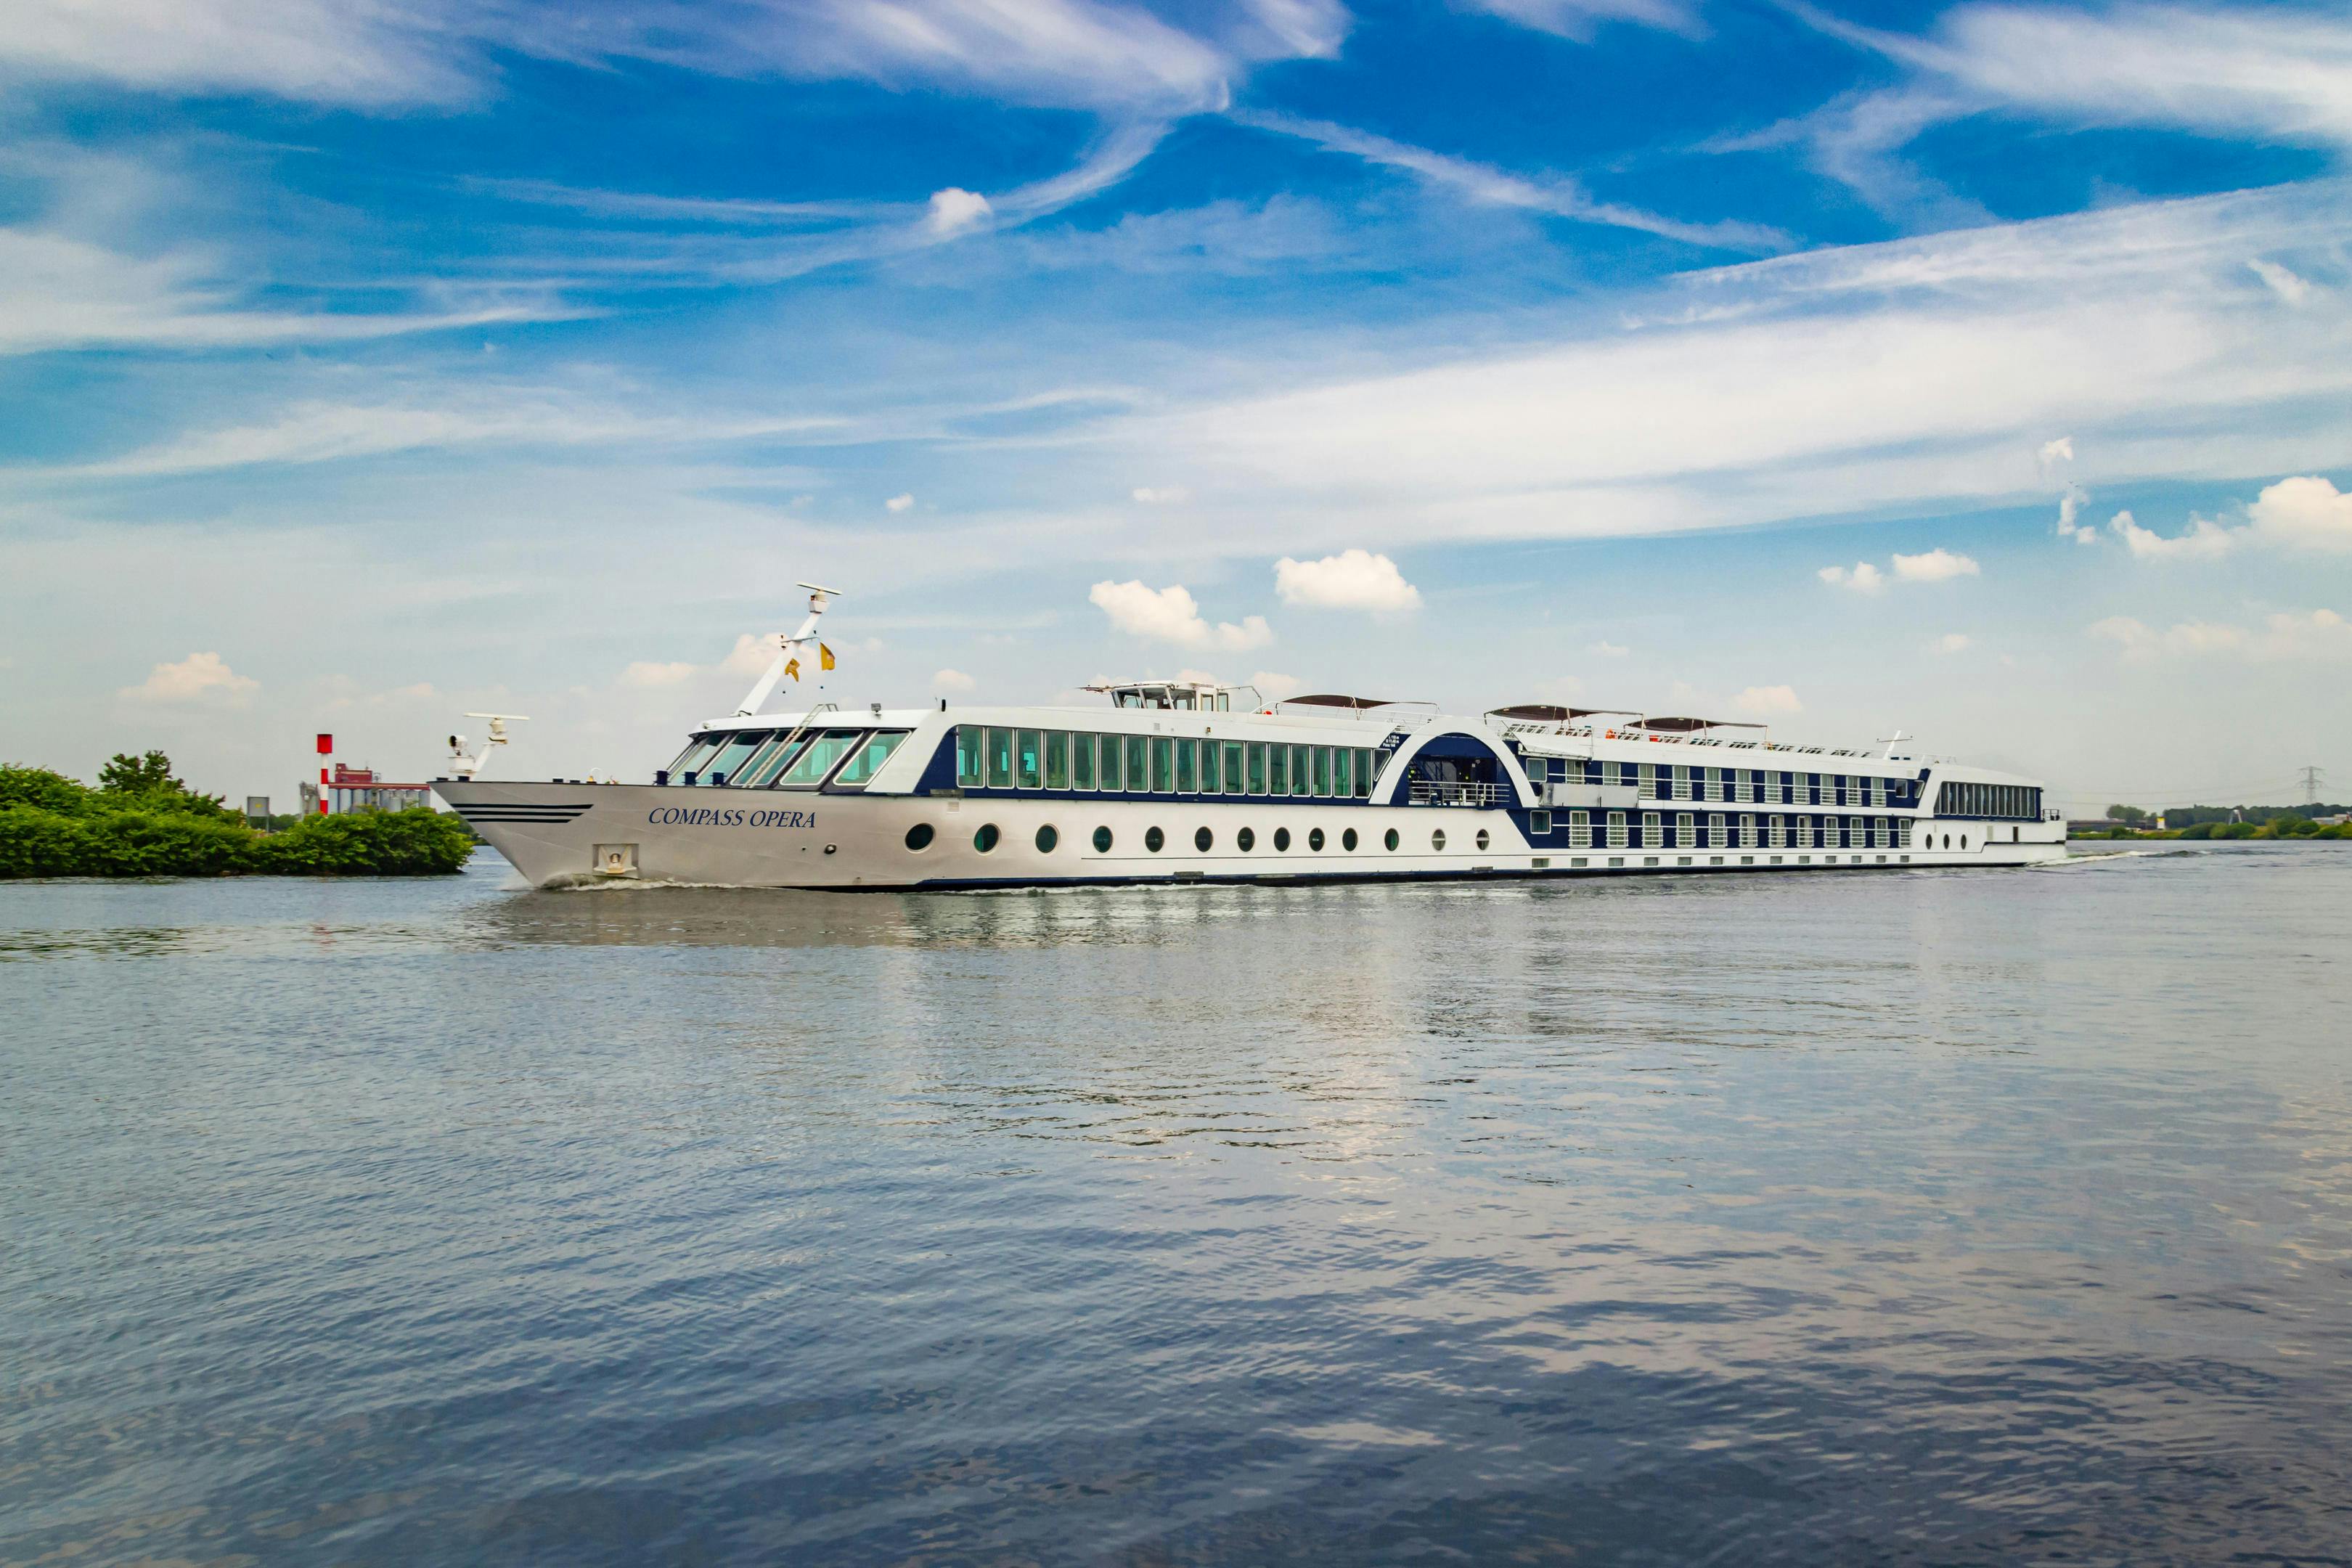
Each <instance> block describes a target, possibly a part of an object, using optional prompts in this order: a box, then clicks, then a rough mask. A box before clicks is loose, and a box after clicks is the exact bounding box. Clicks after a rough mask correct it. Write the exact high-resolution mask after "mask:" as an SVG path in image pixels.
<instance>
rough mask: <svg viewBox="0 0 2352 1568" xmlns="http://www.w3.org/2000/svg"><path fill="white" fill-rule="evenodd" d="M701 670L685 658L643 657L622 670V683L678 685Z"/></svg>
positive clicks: (642, 685) (651, 685)
mask: <svg viewBox="0 0 2352 1568" xmlns="http://www.w3.org/2000/svg"><path fill="white" fill-rule="evenodd" d="M761 668H763V669H764V668H767V667H766V666H764V665H762V666H761ZM701 672H702V667H701V666H700V665H698V664H689V663H688V662H687V661H685V660H684V659H679V660H677V661H675V662H673V663H668V664H663V663H658V662H656V661H654V660H652V659H643V658H641V659H637V660H636V661H635V662H634V663H632V664H631V665H630V666H629V667H628V668H626V669H624V670H623V671H621V684H622V685H624V686H634V687H638V688H641V689H656V688H659V687H664V686H677V685H680V684H682V683H684V682H686V681H688V680H691V679H694V678H695V677H696V676H697V675H699V674H700V673H701Z"/></svg>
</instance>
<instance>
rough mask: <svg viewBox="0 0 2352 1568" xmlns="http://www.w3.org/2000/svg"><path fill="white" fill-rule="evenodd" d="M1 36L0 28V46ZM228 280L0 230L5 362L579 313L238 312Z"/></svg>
mask: <svg viewBox="0 0 2352 1568" xmlns="http://www.w3.org/2000/svg"><path fill="white" fill-rule="evenodd" d="M13 25H14V24H13V22H12V24H11V26H13ZM8 31H9V28H8V27H0V37H5V36H6V35H7V33H8ZM231 270H232V268H230V267H229V265H228V264H227V263H226V261H224V260H221V259H218V258H209V257H203V256H198V255H194V254H192V253H173V254H168V255H164V256H161V257H156V258H144V259H142V258H134V257H130V256H125V255H123V254H121V253H120V252H118V251H114V250H110V249H107V248H106V247H102V246H98V245H92V244H89V243H88V242H87V241H84V240H80V239H76V238H73V237H68V236H66V235H60V234H54V233H49V232H47V231H44V230H40V229H33V228H21V227H19V228H6V227H0V354H23V353H46V352H50V351H55V350H59V349H76V348H98V347H108V346H121V345H150V346H155V347H163V348H235V347H250V346H256V345H260V344H269V343H293V342H358V341H361V340H364V339H370V338H383V337H393V336H397V335H400V334H403V333H409V332H430V331H449V330H451V329H455V328H460V327H476V326H484V325H488V324H490V323H493V322H501V321H556V320H562V319H565V318H568V317H575V316H578V315H580V314H582V313H583V312H582V311H580V310H576V309H572V308H570V307H567V306H563V305H562V304H560V303H559V302H557V301H555V300H551V298H549V297H548V296H547V295H546V294H545V293H544V292H543V291H541V290H525V291H521V292H509V291H501V290H494V289H485V290H477V291H475V292H474V297H473V298H472V299H471V300H467V299H465V298H464V297H462V296H460V297H459V298H457V299H456V300H445V301H444V302H443V306H442V308H439V309H433V310H416V311H414V312H409V313H400V312H385V311H382V310H315V311H308V312H304V311H294V310H254V309H249V308H246V307H243V306H241V305H240V304H239V303H238V290H237V289H236V287H235V286H233V285H232V284H230V283H229V282H227V281H226V280H225V278H226V274H227V273H229V272H230V271H231ZM453 307H454V308H453Z"/></svg>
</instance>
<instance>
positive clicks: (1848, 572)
mask: <svg viewBox="0 0 2352 1568" xmlns="http://www.w3.org/2000/svg"><path fill="white" fill-rule="evenodd" d="M1813 575H1814V576H1816V577H1819V578H1820V579H1821V580H1822V582H1824V583H1828V584H1832V585H1833V586H1836V587H1840V588H1852V589H1853V591H1854V592H1855V593H1857V594H1875V593H1877V592H1878V591H1879V590H1880V589H1881V588H1884V587H1885V586H1886V574H1885V573H1884V572H1881V571H1880V570H1879V569H1878V568H1877V567H1875V566H1873V565H1872V564H1871V563H1869V562H1867V561H1857V562H1855V563H1853V565H1852V566H1851V567H1846V566H1824V567H1822V569H1821V570H1820V571H1819V572H1816V573H1814V574H1813Z"/></svg>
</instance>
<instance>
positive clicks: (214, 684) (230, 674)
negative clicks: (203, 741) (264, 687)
mask: <svg viewBox="0 0 2352 1568" xmlns="http://www.w3.org/2000/svg"><path fill="white" fill-rule="evenodd" d="M260 689H261V682H259V681H257V680H255V679H250V678H249V677H247V676H242V675H239V674H238V673H237V672H236V671H235V670H233V669H231V668H229V667H228V665H227V663H226V661H225V660H223V659H222V658H221V656H220V655H218V654H216V653H192V654H190V655H189V656H188V657H187V658H184V659H181V660H180V661H179V662H178V663H176V664H159V665H157V666H155V668H152V669H151V670H149V671H148V672H147V679H144V680H142V681H141V682H140V683H139V684H138V685H136V686H126V687H124V688H123V689H122V691H121V695H122V696H124V697H128V698H132V699H134V700H138V701H142V702H208V701H224V702H243V701H244V700H246V699H247V698H248V697H250V696H252V695H253V694H254V693H255V692H257V691H258V690H260Z"/></svg>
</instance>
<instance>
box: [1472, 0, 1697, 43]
mask: <svg viewBox="0 0 2352 1568" xmlns="http://www.w3.org/2000/svg"><path fill="white" fill-rule="evenodd" d="M1469 3H1470V4H1471V5H1475V6H1476V7H1477V8H1478V9H1479V10H1481V11H1491V12H1493V13H1494V14H1495V15H1496V16H1507V17H1508V18H1510V19H1511V20H1512V21H1514V22H1517V23H1518V24H1519V25H1520V26H1526V27H1534V28H1536V29H1538V31H1541V32H1546V33H1557V34H1559V36H1560V37H1563V38H1574V39H1576V40H1578V41H1579V42H1584V41H1587V40H1589V39H1591V37H1592V36H1593V34H1594V33H1595V32H1597V31H1598V30H1599V28H1600V26H1601V23H1603V22H1635V23H1639V24H1641V25H1643V26H1650V27H1664V28H1666V29H1668V30H1670V31H1673V32H1677V33H1695V32H1696V31H1697V27H1698V23H1697V18H1696V16H1694V15H1693V7H1692V6H1690V5H1685V4H1683V3H1682V0H1469Z"/></svg>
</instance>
